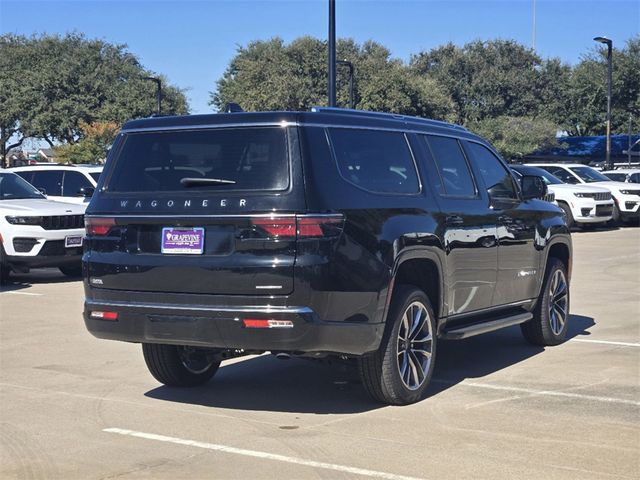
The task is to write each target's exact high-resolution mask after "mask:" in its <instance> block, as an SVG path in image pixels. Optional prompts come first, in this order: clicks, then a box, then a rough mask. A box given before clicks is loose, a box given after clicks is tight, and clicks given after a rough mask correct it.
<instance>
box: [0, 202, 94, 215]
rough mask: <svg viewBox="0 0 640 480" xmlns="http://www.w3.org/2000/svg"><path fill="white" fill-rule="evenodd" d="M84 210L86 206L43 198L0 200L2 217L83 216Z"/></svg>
mask: <svg viewBox="0 0 640 480" xmlns="http://www.w3.org/2000/svg"><path fill="white" fill-rule="evenodd" d="M86 209H87V204H76V203H63V202H54V201H53V200H46V199H44V198H22V199H15V200H0V212H2V214H3V215H25V216H36V215H40V216H49V215H83V214H84V211H85V210H86Z"/></svg>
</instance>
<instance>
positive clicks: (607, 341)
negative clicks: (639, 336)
mask: <svg viewBox="0 0 640 480" xmlns="http://www.w3.org/2000/svg"><path fill="white" fill-rule="evenodd" d="M569 341H570V342H581V343H601V344H602V345H619V346H621V347H640V343H630V342H612V341H609V340H587V339H586V338H572V339H571V340H569Z"/></svg>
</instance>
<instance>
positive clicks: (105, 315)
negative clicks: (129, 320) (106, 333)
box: [89, 310, 118, 320]
mask: <svg viewBox="0 0 640 480" xmlns="http://www.w3.org/2000/svg"><path fill="white" fill-rule="evenodd" d="M89 316H90V317H91V318H95V319H97V320H118V312H102V311H99V310H93V311H92V312H91V314H90V315H89Z"/></svg>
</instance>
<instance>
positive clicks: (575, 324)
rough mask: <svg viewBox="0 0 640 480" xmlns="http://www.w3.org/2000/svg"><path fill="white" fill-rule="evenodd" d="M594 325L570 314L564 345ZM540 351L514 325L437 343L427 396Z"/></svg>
mask: <svg viewBox="0 0 640 480" xmlns="http://www.w3.org/2000/svg"><path fill="white" fill-rule="evenodd" d="M594 325H595V321H594V319H593V318H592V317H587V316H584V315H574V314H572V315H571V316H570V318H569V330H568V332H567V337H566V340H565V343H566V342H570V341H571V339H573V338H575V337H578V336H582V335H590V334H591V333H590V332H589V329H590V328H591V327H593V326H594ZM547 348H557V347H547ZM544 350H545V347H540V346H537V345H531V344H530V343H528V342H527V341H526V340H525V339H524V337H523V336H522V333H521V332H520V327H519V326H518V325H516V326H514V327H510V328H505V329H503V330H498V331H496V332H493V333H490V334H487V335H479V336H477V337H472V338H469V339H466V340H461V341H444V342H441V343H440V345H439V350H438V359H437V361H436V366H435V371H434V376H433V379H434V381H433V383H432V385H431V386H430V388H429V391H428V393H427V394H428V396H434V395H437V394H438V393H440V392H442V391H444V390H447V389H449V388H451V387H452V386H454V385H457V384H458V383H460V382H462V381H463V380H466V379H469V378H473V379H477V378H482V377H485V376H487V375H490V374H492V373H494V372H497V371H500V370H502V369H504V368H508V367H510V366H511V365H515V364H516V363H519V362H522V361H524V360H527V359H528V358H531V357H533V356H535V355H538V354H539V353H542V352H544Z"/></svg>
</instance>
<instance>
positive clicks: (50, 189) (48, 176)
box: [31, 170, 63, 196]
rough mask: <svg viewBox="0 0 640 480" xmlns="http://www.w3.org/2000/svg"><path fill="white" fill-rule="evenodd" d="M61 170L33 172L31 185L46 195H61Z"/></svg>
mask: <svg viewBox="0 0 640 480" xmlns="http://www.w3.org/2000/svg"><path fill="white" fill-rule="evenodd" d="M62 173H63V172H62V170H57V171H56V170H46V171H38V172H34V174H33V180H32V181H31V184H32V185H33V186H34V187H36V188H37V189H42V190H44V191H45V192H46V193H47V195H53V196H60V195H62Z"/></svg>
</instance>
